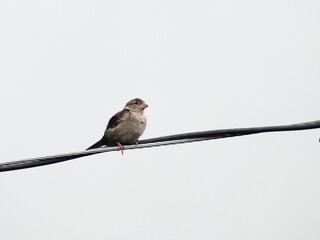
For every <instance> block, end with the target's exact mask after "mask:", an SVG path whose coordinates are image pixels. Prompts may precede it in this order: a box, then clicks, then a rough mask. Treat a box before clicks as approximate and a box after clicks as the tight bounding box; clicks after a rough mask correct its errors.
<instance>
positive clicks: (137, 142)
mask: <svg viewBox="0 0 320 240" xmlns="http://www.w3.org/2000/svg"><path fill="white" fill-rule="evenodd" d="M135 143H136V147H138V143H139V141H138V139H137V140H136V141H135Z"/></svg>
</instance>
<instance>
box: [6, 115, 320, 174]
mask: <svg viewBox="0 0 320 240" xmlns="http://www.w3.org/2000/svg"><path fill="white" fill-rule="evenodd" d="M315 128H320V120H317V121H313V122H306V123H299V124H292V125H281V126H269V127H253V128H234V129H221V130H212V131H204V132H193V133H183V134H176V135H170V136H164V137H157V138H150V139H145V140H141V141H139V145H138V147H136V146H135V145H127V146H125V149H126V150H128V149H140V148H147V147H158V146H165V145H172V144H181V143H187V142H195V141H204V140H212V139H218V138H227V137H236V136H243V135H250V134H257V133H265V132H282V131H299V130H308V129H315ZM111 151H118V148H117V147H102V148H96V149H90V150H86V151H80V152H74V153H67V154H60V155H53V156H47V157H39V158H30V159H25V160H20V161H12V162H5V163H1V164H0V172H4V171H12V170H18V169H24V168H31V167H37V166H43V165H49V164H53V163H58V162H63V161H68V160H71V159H76V158H80V157H85V156H90V155H94V154H98V153H102V152H111Z"/></svg>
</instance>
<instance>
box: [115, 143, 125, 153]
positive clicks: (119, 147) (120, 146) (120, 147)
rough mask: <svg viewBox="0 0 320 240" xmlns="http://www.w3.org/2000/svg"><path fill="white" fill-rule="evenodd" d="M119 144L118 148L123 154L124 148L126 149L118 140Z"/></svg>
mask: <svg viewBox="0 0 320 240" xmlns="http://www.w3.org/2000/svg"><path fill="white" fill-rule="evenodd" d="M117 145H118V150H121V153H122V155H123V150H124V148H123V146H122V145H121V143H119V142H117Z"/></svg>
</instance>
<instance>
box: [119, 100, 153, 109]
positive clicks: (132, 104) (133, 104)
mask: <svg viewBox="0 0 320 240" xmlns="http://www.w3.org/2000/svg"><path fill="white" fill-rule="evenodd" d="M147 107H148V104H146V103H145V102H144V101H143V100H142V99H140V98H135V99H132V100H130V101H129V102H127V104H126V106H125V107H124V108H125V109H128V110H131V111H135V112H143V110H144V109H146V108H147Z"/></svg>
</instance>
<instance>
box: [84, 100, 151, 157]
mask: <svg viewBox="0 0 320 240" xmlns="http://www.w3.org/2000/svg"><path fill="white" fill-rule="evenodd" d="M147 107H148V104H146V103H145V102H144V101H143V100H142V99H140V98H134V99H132V100H130V101H129V102H127V104H126V105H125V107H124V108H123V110H121V111H120V112H118V113H116V114H115V115H113V117H111V118H110V120H109V122H108V125H107V128H106V130H105V132H104V135H103V136H102V138H101V139H100V140H99V141H98V142H96V143H95V144H93V145H92V146H90V147H88V148H87V149H86V150H89V149H94V148H99V147H102V146H104V145H105V146H118V149H119V150H121V153H122V155H123V150H124V147H123V145H127V144H135V145H136V146H138V140H139V137H140V136H141V135H142V133H143V132H144V130H145V128H146V125H147V118H146V115H145V114H144V110H145V109H146V108H147Z"/></svg>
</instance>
